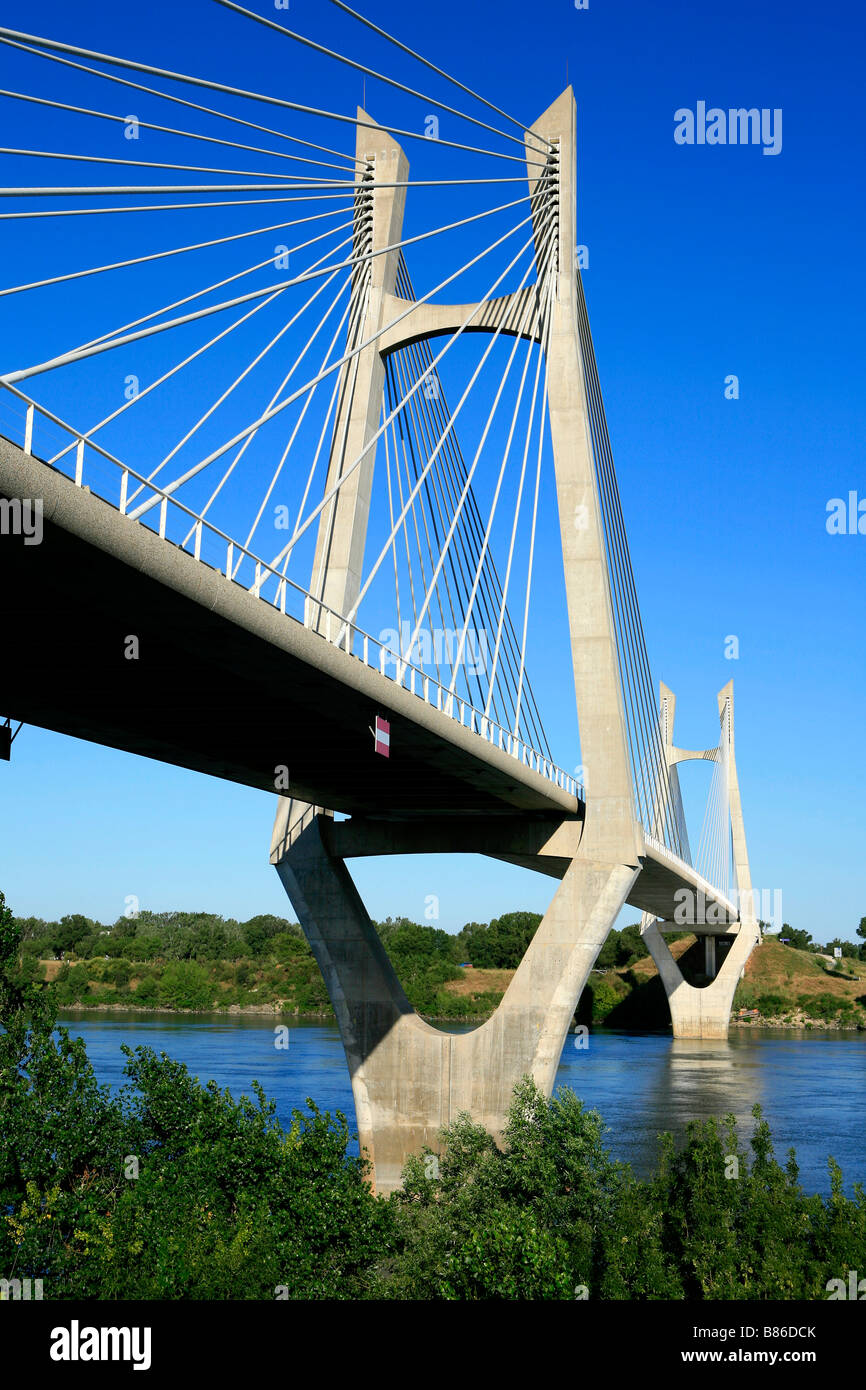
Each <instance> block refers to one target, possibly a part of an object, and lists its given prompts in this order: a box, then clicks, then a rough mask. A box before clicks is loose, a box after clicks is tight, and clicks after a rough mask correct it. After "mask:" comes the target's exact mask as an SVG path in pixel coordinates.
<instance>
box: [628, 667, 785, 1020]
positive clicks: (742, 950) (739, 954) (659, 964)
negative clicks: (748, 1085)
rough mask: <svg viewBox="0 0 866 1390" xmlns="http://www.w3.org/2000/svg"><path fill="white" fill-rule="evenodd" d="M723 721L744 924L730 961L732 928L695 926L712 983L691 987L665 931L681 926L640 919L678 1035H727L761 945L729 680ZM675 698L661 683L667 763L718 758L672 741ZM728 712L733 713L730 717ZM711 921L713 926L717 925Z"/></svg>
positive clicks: (649, 916)
mask: <svg viewBox="0 0 866 1390" xmlns="http://www.w3.org/2000/svg"><path fill="white" fill-rule="evenodd" d="M718 702H719V719H720V722H721V724H722V729H723V734H724V733H725V731H726V737H727V740H728V747H727V750H726V756H727V767H728V774H727V775H728V802H729V808H730V819H731V842H732V848H733V861H734V876H735V879H736V886H737V899H738V906H739V923H738V924H737V930H736V934H735V935H734V936H733V940H732V942H731V945H730V947H729V949H728V952H727V955H726V956H725V959H724V960H723V961H722V963H721V966H720V968H719V969H718V971H717V970H716V945H717V941H718V939H719V938H722V939H724V938H727V939H729V940H730V938H731V935H732V931H731V928H730V927H726V926H723V925H722V924H719V930H718V932H713V931H712V930H708V929H707V924H706V923H701V922H696V923H694V924H692V925H694V926H695V927H696V929H697V931H698V933H699V934H700V935H703V936H704V938H705V941H704V953H705V965H706V974H707V976H708V977H709V983H708V984H707V985H705V986H703V987H702V988H699V987H697V986H695V985H691V984H689V983H688V981H687V980H686V979H685V976H684V975H683V973H682V971H681V970H680V967H679V965H678V964H677V962H676V961H675V960H674V958H673V955H672V954H671V951H670V948H669V947H668V944H667V942H666V941H665V939H664V937H663V935H662V931H663V930H664V929H665V928H667V930H668V931H670V930H675V929H676V930H682V927H681V926H680V924H674V923H673V922H658V921H657V920H656V918H655V917H653V916H652V914H650V913H644V915H643V918H642V920H641V933H642V935H643V939H644V941H645V942H646V945H647V949H648V950H649V953H650V955H651V956H652V959H653V962H654V964H655V967H656V969H657V970H658V972H659V975H660V977H661V981H662V984H663V985H664V988H665V994H666V995H667V1000H668V1007H669V1008H670V1013H671V1025H672V1028H673V1034H674V1037H675V1038H726V1037H727V1036H728V1026H729V1024H730V1019H731V1006H732V1004H733V1001H734V994H735V992H736V988H737V984H738V983H739V980H740V977H741V976H742V973H743V970H744V969H745V965H746V961H747V960H748V958H749V956H750V955H751V953H752V951H753V950H754V948H755V946H756V945H758V944H759V942H760V939H761V931H760V928H759V926H758V921H757V915H756V913H755V905H754V901H753V894H752V878H751V872H750V869H749V856H748V850H747V848H746V831H745V825H744V823H743V812H742V805H741V802H740V788H739V782H738V780H737V762H736V758H735V756H734V683H733V681H729V682H728V684H727V685H726V686H724V688H723V689H722V690H720V691H719V697H718ZM675 711H676V697H675V696H674V694H673V692H672V691H670V690H669V689H668V687H667V686H666V685H662V686H661V692H660V701H659V717H660V719H661V725H662V735H663V742H664V747H665V754H666V757H667V762H668V767H669V768H675V767H676V764H677V763H680V762H685V761H687V760H689V759H703V760H707V761H713V760H715V758H716V757H717V755H718V748H715V749H712V748H708V749H702V750H690V749H685V748H677V747H676V746H675V745H674V741H673V726H674V714H675ZM726 715H727V716H728V717H727V718H726ZM712 925H713V924H712V923H711V924H710V927H712Z"/></svg>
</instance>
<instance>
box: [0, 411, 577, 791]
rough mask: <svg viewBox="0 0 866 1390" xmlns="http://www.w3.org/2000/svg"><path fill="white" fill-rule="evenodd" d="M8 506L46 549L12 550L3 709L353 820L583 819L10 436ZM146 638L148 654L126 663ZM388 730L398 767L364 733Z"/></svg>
mask: <svg viewBox="0 0 866 1390" xmlns="http://www.w3.org/2000/svg"><path fill="white" fill-rule="evenodd" d="M0 496H3V497H6V498H16V497H18V498H22V499H24V498H35V497H41V498H43V499H44V538H43V541H42V543H41V544H40V545H25V544H24V543H23V540H22V538H20V537H11V536H7V537H5V538H4V539H3V543H2V545H0V564H2V585H3V594H4V609H5V615H4V630H3V648H4V653H3V657H4V659H3V662H2V668H0V710H2V711H3V713H5V714H9V715H11V716H12V717H13V718H14V719H16V720H18V719H21V720H24V721H25V723H28V724H35V725H40V726H42V727H44V728H48V729H54V730H57V731H58V732H60V733H65V734H71V735H74V736H76V737H78V738H84V739H88V740H91V741H92V742H95V743H101V744H106V745H108V746H111V747H115V748H121V749H124V750H126V751H127V752H130V753H138V754H141V755H143V756H146V757H151V758H157V759H159V760H161V761H164V762H170V763H176V764H178V765H180V766H182V767H188V768H191V769H194V770H195V771H198V772H207V773H210V774H212V775H214V776H217V777H224V778H227V779H229V780H231V781H236V782H241V783H244V784H246V785H247V786H253V787H259V788H261V789H262V790H267V791H274V788H275V769H276V768H278V767H280V766H286V767H288V769H289V779H290V790H291V792H292V794H293V795H295V796H297V797H298V798H300V799H302V800H306V801H310V802H312V803H315V804H317V805H323V806H329V807H332V808H333V809H334V810H337V811H345V812H350V813H352V814H378V815H383V814H384V815H394V816H407V815H408V816H411V815H416V814H422V813H423V814H429V813H430V811H438V812H446V813H449V812H460V813H462V814H464V815H465V814H467V813H469V814H475V815H483V816H490V815H514V814H516V813H519V814H526V813H527V812H529V813H535V812H547V813H550V812H551V811H557V812H558V813H559V814H560V815H563V814H564V815H571V816H576V815H578V814H580V811H581V804H580V802H579V801H578V799H577V798H576V797H575V796H573V795H571V794H570V793H569V792H568V791H566V790H564V789H563V788H561V787H558V786H557V785H555V783H553V782H551V781H550V780H549V779H548V778H546V777H544V776H542V775H541V774H540V773H538V772H536V771H535V770H533V769H531V768H529V767H526V766H524V765H523V763H522V762H521V761H520V760H519V759H518V758H515V757H512V756H511V755H509V754H508V753H507V752H504V751H502V750H500V749H499V748H498V747H495V746H493V745H491V744H490V743H489V742H487V741H486V740H485V739H483V738H482V737H481V736H480V735H479V734H478V733H474V732H471V731H470V730H469V729H467V728H463V727H461V725H460V724H459V722H457V721H455V720H454V719H452V718H450V717H449V716H448V715H446V714H443V713H442V712H440V711H439V710H437V709H435V708H432V707H431V706H429V705H428V704H426V703H425V702H424V701H423V700H421V699H420V698H419V697H418V696H416V695H413V694H411V692H409V691H407V690H404V689H401V688H400V687H399V686H397V685H396V684H395V682H394V681H392V680H390V679H389V678H388V677H387V676H384V675H381V674H380V673H379V672H378V671H376V670H371V669H370V668H369V667H367V666H365V665H364V664H363V663H362V662H360V661H358V660H357V658H355V657H354V656H352V655H349V654H348V653H346V652H344V651H341V650H338V649H337V648H336V647H334V646H333V645H331V644H330V643H328V642H327V641H326V640H325V639H324V638H323V637H321V636H319V635H317V634H316V633H314V632H311V631H310V630H309V629H307V628H305V627H304V626H303V625H302V624H301V623H299V622H297V621H296V620H295V619H293V618H291V617H289V616H287V615H284V614H282V613H280V612H279V611H278V610H276V609H274V608H272V607H271V606H270V605H269V604H267V603H265V602H263V601H262V600H261V599H259V598H257V597H255V596H254V595H252V594H250V593H249V592H248V591H247V589H246V588H244V587H242V586H241V585H239V584H236V583H230V582H228V581H227V580H226V578H225V576H224V575H223V574H220V573H219V571H217V570H214V569H212V568H210V567H209V566H207V565H205V564H204V563H202V562H201V561H196V560H195V559H194V558H193V557H192V556H191V555H190V554H188V553H186V552H184V551H182V550H180V549H179V548H178V547H177V546H174V545H172V544H171V543H170V542H169V541H166V540H163V539H160V537H159V536H158V535H156V534H155V533H154V532H152V531H150V530H149V529H148V528H147V527H145V526H143V525H141V524H139V523H136V522H133V521H130V520H129V519H128V518H127V517H124V516H122V515H121V514H120V512H119V511H117V509H116V508H114V507H112V506H111V505H110V504H109V503H107V502H105V501H103V500H102V499H101V498H99V497H97V496H95V495H92V494H90V493H89V492H87V491H85V490H83V489H82V488H80V487H77V486H76V485H75V484H74V483H73V482H72V481H71V480H70V479H69V478H67V477H65V476H64V475H63V474H62V473H60V472H58V471H57V470H55V469H53V468H51V467H49V466H48V465H47V464H45V463H43V462H41V461H40V460H38V459H35V458H33V457H31V456H29V455H27V454H25V453H24V452H23V451H22V450H21V449H19V448H18V446H17V445H14V444H12V443H11V442H9V441H8V440H5V439H2V438H0ZM130 635H134V636H135V637H137V638H138V647H139V657H138V659H137V660H129V659H127V658H126V657H125V655H124V652H125V641H126V638H127V637H128V636H130ZM376 714H380V715H382V716H384V717H385V718H387V719H389V720H390V722H391V757H390V758H384V757H381V756H380V755H378V754H376V753H375V752H374V748H373V736H372V733H371V732H370V728H371V726H372V725H373V722H374V717H375V715H376Z"/></svg>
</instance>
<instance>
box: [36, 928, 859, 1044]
mask: <svg viewBox="0 0 866 1390" xmlns="http://www.w3.org/2000/svg"><path fill="white" fill-rule="evenodd" d="M671 951H672V954H673V955H674V957H675V958H676V959H677V961H678V963H679V965H680V968H681V969H682V970H683V973H684V975H685V978H686V979H687V980H688V981H689V983H691V984H693V985H696V986H700V985H701V984H703V983H705V982H706V977H705V976H703V975H702V974H701V970H702V967H703V943H702V942H700V941H698V940H696V938H695V937H693V936H683V937H680V938H678V939H673V940H672V941H671ZM37 964H38V966H39V968H40V969H39V977H40V978H42V979H47V980H49V981H53V982H54V983H55V985H56V988H57V992H58V999H59V1002H60V1003H61V1005H62V1006H63V1007H64V1008H74V1009H75V1010H76V1011H79V1010H80V1011H82V1012H93V1013H102V1012H105V1013H111V1012H114V1011H117V1010H134V1011H135V1012H137V1013H142V1014H150V1013H154V1014H160V1015H168V1016H170V1015H172V1014H180V1015H186V1014H191V1015H196V1014H207V1013H213V1012H216V1013H225V1014H228V1015H251V1016H255V1015H266V1016H273V1017H274V1018H284V1019H292V1018H293V1019H307V1020H310V1021H319V1022H326V1021H334V1012H333V1010H332V1008H331V1005H330V1002H329V1001H328V998H327V994H326V992H325V988H324V983H323V981H322V978H321V975H320V973H319V970H318V966H317V965H316V963H315V961H314V959H313V957H312V954H311V953H310V952H309V950H308V948H306V947H305V943H304V945H301V943H299V944H298V948H297V950H296V952H295V954H293V955H292V956H291V958H290V959H289V960H286V961H275V960H267V961H264V962H261V963H258V962H256V963H252V962H240V963H232V962H227V961H160V960H155V961H151V962H148V963H147V964H137V963H128V962H125V961H117V960H84V961H79V962H75V963H73V962H69V961H66V962H61V961H39V962H37ZM843 964H844V965H849V963H848V962H844V963H843ZM858 964H859V963H858V962H852V963H850V965H849V968H848V969H846V970H839V969H838V968H832V969H831V968H828V964H827V962H825V960H824V958H822V957H820V956H817V955H815V954H814V953H812V952H807V951H798V950H793V949H791V948H789V947H786V946H782V945H781V944H780V943H779V942H778V941H776V940H774V939H772V938H768V939H766V940H765V941H764V942H762V944H761V945H760V946H759V947H758V948H756V950H755V951H753V953H752V955H751V956H750V958H749V960H748V962H747V964H746V970H745V975H744V978H743V979H742V980H741V981H740V983H739V985H738V987H737V992H736V995H735V998H734V1007H733V1012H732V1016H731V1026H732V1027H736V1028H792V1029H799V1030H801V1031H803V1032H804V1033H809V1032H813V1031H815V1030H818V1029H824V1030H830V1031H840V1032H856V1031H859V1030H863V1029H866V1007H864V1006H866V982H864V981H863V980H860V979H859V978H858V977H857V975H856V973H855V970H856V967H857V965H858ZM860 968H862V967H860ZM514 973H515V972H514V971H513V970H506V969H484V968H480V967H474V966H471V965H466V966H461V967H451V968H450V971H449V974H450V975H451V976H452V978H448V979H445V980H441V981H439V982H437V984H436V987H435V989H431V988H429V985H428V984H427V982H426V981H425V986H424V989H423V991H422V992H418V991H417V990H416V981H415V980H414V979H408V980H406V981H405V982H404V983H405V985H406V988H407V992H408V994H409V998H410V1001H411V1002H412V1003H413V1004H415V1006H416V1008H418V1011H419V1013H420V1014H421V1015H422V1016H423V1017H424V1018H426V1019H428V1020H429V1021H430V1022H431V1023H436V1024H440V1023H441V1024H448V1023H473V1024H476V1025H477V1024H480V1023H483V1022H484V1021H485V1019H487V1018H489V1017H490V1016H491V1014H493V1013H494V1011H495V1010H496V1008H497V1006H498V1005H499V1003H500V1001H501V1000H502V997H503V995H504V994H505V991H506V990H507V989H508V986H509V984H510V983H511V980H512V978H513V976H514ZM413 996H415V997H413ZM575 1020H576V1022H578V1023H583V1024H587V1025H592V1024H604V1025H607V1026H608V1027H612V1028H623V1029H627V1030H631V1031H642V1030H650V1031H657V1030H664V1029H666V1028H668V1027H669V1026H670V1014H669V1011H668V1006H667V1000H666V998H665V993H664V989H663V987H662V984H661V980H660V979H659V976H658V972H657V971H656V968H655V966H654V965H653V962H652V960H651V959H650V958H649V957H644V958H642V959H638V960H633V961H632V962H631V963H630V964H629V965H627V966H626V967H624V968H620V969H613V968H611V969H596V970H593V971H592V972H591V974H590V977H589V979H588V981H587V984H586V987H585V989H584V991H583V994H582V996H581V998H580V1001H579V1003H578V1008H577V1012H576V1014H575Z"/></svg>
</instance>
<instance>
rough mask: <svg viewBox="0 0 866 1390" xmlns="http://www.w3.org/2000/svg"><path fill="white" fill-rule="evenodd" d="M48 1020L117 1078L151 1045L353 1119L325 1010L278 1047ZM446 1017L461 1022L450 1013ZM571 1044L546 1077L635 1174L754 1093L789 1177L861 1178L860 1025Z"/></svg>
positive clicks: (231, 1037) (118, 1021) (864, 1167)
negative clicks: (669, 1144) (663, 1136)
mask: <svg viewBox="0 0 866 1390" xmlns="http://www.w3.org/2000/svg"><path fill="white" fill-rule="evenodd" d="M61 1022H62V1023H63V1024H64V1025H65V1026H66V1027H67V1028H69V1031H70V1033H71V1034H72V1036H73V1037H82V1038H83V1039H84V1042H85V1044H86V1046H87V1052H88V1056H89V1057H90V1060H91V1062H92V1064H93V1067H94V1070H95V1072H96V1075H97V1077H98V1079H99V1080H100V1081H102V1082H107V1083H108V1084H109V1085H110V1086H111V1087H112V1088H116V1087H118V1086H120V1085H122V1084H123V1082H124V1080H125V1078H124V1076H123V1066H124V1063H125V1059H124V1057H123V1054H122V1053H121V1051H120V1048H121V1044H122V1043H126V1044H128V1045H129V1046H130V1047H137V1046H139V1045H143V1046H147V1047H152V1048H154V1049H155V1050H156V1051H157V1052H166V1053H168V1055H169V1056H170V1057H176V1058H178V1059H179V1060H181V1061H183V1062H185V1063H186V1065H187V1066H188V1068H189V1070H190V1071H191V1072H192V1074H193V1075H194V1076H198V1077H199V1079H200V1080H201V1081H202V1082H205V1081H210V1080H214V1081H216V1082H217V1083H218V1085H219V1086H220V1087H221V1088H223V1087H228V1089H229V1090H230V1091H231V1093H232V1095H233V1096H234V1097H235V1098H237V1097H239V1096H240V1095H242V1094H244V1093H247V1094H249V1092H250V1084H251V1082H252V1081H254V1080H256V1081H260V1082H261V1084H262V1086H263V1087H264V1089H265V1092H266V1094H267V1095H268V1096H270V1097H272V1098H273V1099H274V1100H275V1101H276V1104H277V1116H278V1118H279V1120H280V1122H281V1123H282V1124H283V1125H284V1126H288V1123H289V1120H290V1116H291V1111H292V1110H293V1109H294V1108H303V1107H304V1104H305V1101H306V1098H307V1096H310V1097H312V1099H313V1100H314V1101H315V1102H316V1104H317V1105H318V1106H319V1108H320V1109H321V1110H330V1111H332V1112H333V1111H335V1110H342V1111H343V1113H344V1114H345V1115H346V1116H347V1118H348V1120H349V1125H350V1128H354V1120H355V1110H354V1104H353V1101H352V1088H351V1084H350V1081H349V1072H348V1068H347V1066H346V1060H345V1056H344V1054H343V1048H342V1044H341V1042H340V1036H339V1033H338V1031H337V1028H336V1026H335V1025H334V1024H328V1023H313V1022H304V1021H297V1020H292V1021H291V1024H290V1026H289V1033H288V1047H286V1048H277V1047H276V1046H275V1034H274V1025H275V1023H277V1022H279V1020H277V1019H275V1018H274V1017H273V1016H272V1015H259V1014H257V1015H229V1016H227V1015H225V1014H212V1015H197V1016H194V1017H193V1016H190V1015H181V1016H179V1017H172V1016H169V1015H166V1014H141V1013H125V1012H123V1013H121V1012H112V1013H104V1014H103V1013H100V1014H97V1013H82V1012H78V1013H67V1014H66V1015H64V1016H63V1018H62V1019H61ZM454 1031H455V1032H456V1031H463V1030H462V1029H459V1028H457V1027H455V1028H454ZM585 1041H586V1042H587V1044H588V1045H587V1046H586V1047H585V1048H580V1047H575V1046H574V1042H575V1039H574V1038H572V1037H569V1038H568V1039H567V1040H566V1045H565V1049H564V1051H563V1054H562V1058H561V1061H560V1065H559V1072H558V1074H557V1087H559V1086H570V1087H571V1088H572V1089H573V1090H574V1091H575V1092H576V1093H577V1095H578V1096H580V1098H581V1100H583V1101H584V1103H585V1104H586V1105H587V1106H588V1107H589V1108H591V1109H596V1110H598V1111H599V1112H600V1114H601V1115H602V1118H603V1119H604V1121H605V1124H606V1125H607V1126H608V1132H607V1136H606V1142H607V1146H608V1148H609V1149H610V1151H611V1153H612V1154H613V1156H614V1157H615V1158H620V1159H624V1160H625V1161H627V1162H629V1163H631V1164H632V1166H633V1168H634V1170H635V1172H636V1173H638V1174H640V1175H646V1174H647V1173H648V1171H649V1170H650V1169H651V1168H652V1167H653V1166H654V1161H655V1156H656V1152H657V1136H658V1135H659V1134H660V1133H662V1132H663V1131H664V1130H671V1131H672V1132H673V1133H674V1135H675V1136H676V1137H677V1138H678V1139H680V1138H682V1137H683V1135H684V1134H685V1127H686V1124H687V1122H688V1121H689V1120H690V1119H699V1118H705V1117H709V1116H713V1115H716V1116H724V1115H727V1114H729V1113H732V1114H734V1115H735V1116H736V1117H737V1119H738V1121H740V1122H741V1124H742V1125H743V1126H745V1127H746V1128H745V1129H742V1130H741V1133H743V1134H746V1133H750V1132H751V1125H752V1120H751V1114H750V1112H751V1108H752V1106H753V1105H754V1103H755V1101H759V1102H760V1104H761V1106H762V1107H763V1110H764V1115H765V1117H766V1119H767V1120H768V1121H769V1123H770V1127H771V1129H772V1132H773V1138H774V1142H775V1145H776V1155H777V1157H778V1158H780V1160H781V1161H783V1162H784V1159H785V1155H786V1151H787V1149H788V1148H789V1147H790V1146H791V1145H793V1146H794V1148H795V1149H796V1151H797V1161H798V1163H799V1165H800V1181H801V1182H802V1184H803V1186H804V1187H805V1188H806V1189H807V1190H808V1191H811V1192H822V1193H825V1194H826V1193H827V1192H828V1191H829V1176H828V1172H827V1156H828V1154H832V1156H833V1157H834V1158H835V1159H836V1160H837V1162H838V1163H839V1164H840V1165H841V1167H842V1171H843V1173H844V1176H845V1187H846V1190H847V1191H849V1192H850V1190H851V1187H852V1184H853V1183H854V1182H863V1183H866V1151H864V1144H863V1136H864V1133H866V1034H863V1033H838V1032H827V1033H818V1032H810V1033H801V1032H794V1031H788V1030H783V1029H775V1028H774V1029H732V1030H731V1037H730V1039H729V1040H728V1041H727V1042H699V1041H691V1040H680V1039H674V1038H671V1037H670V1035H669V1034H666V1033H623V1032H616V1031H613V1030H610V1031H608V1030H604V1029H596V1030H595V1031H593V1032H592V1033H591V1034H590V1035H589V1037H588V1039H586V1040H585Z"/></svg>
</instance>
